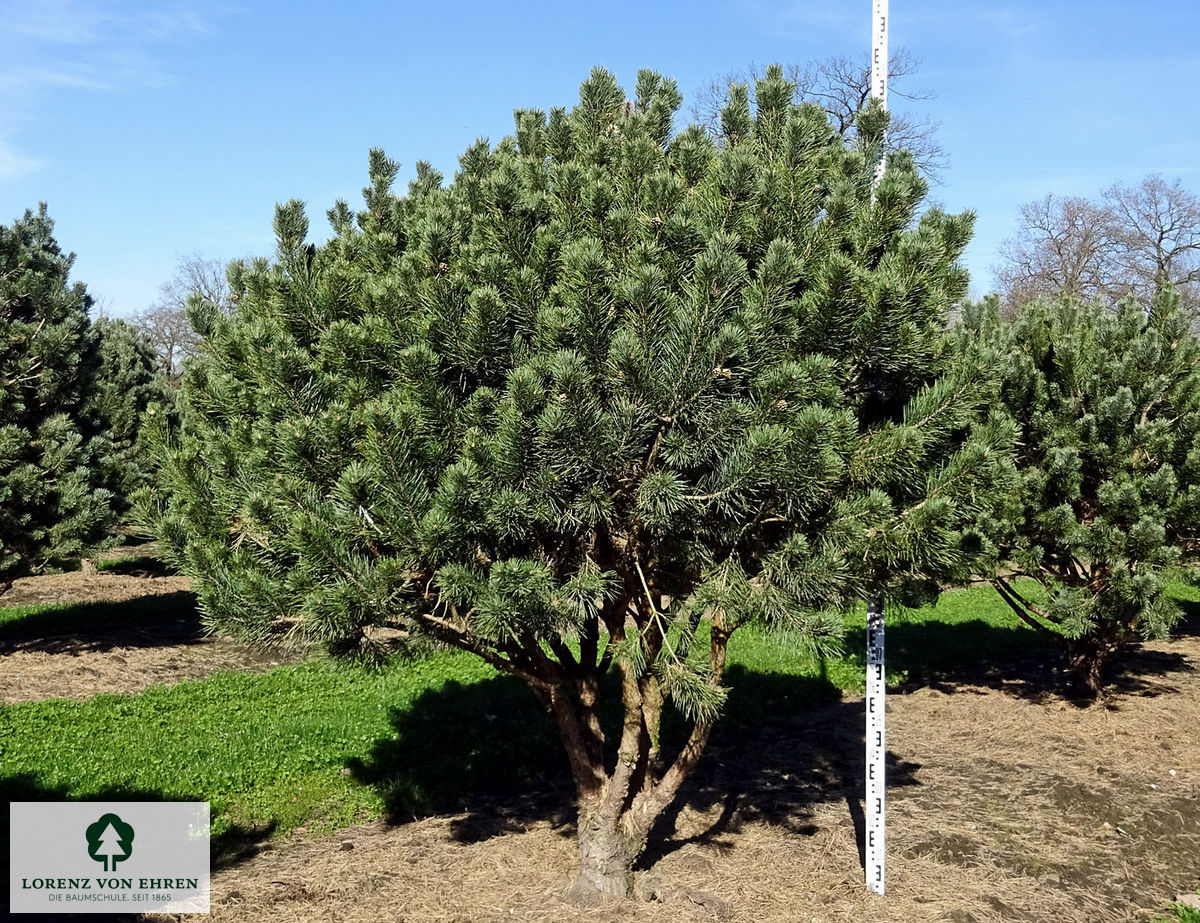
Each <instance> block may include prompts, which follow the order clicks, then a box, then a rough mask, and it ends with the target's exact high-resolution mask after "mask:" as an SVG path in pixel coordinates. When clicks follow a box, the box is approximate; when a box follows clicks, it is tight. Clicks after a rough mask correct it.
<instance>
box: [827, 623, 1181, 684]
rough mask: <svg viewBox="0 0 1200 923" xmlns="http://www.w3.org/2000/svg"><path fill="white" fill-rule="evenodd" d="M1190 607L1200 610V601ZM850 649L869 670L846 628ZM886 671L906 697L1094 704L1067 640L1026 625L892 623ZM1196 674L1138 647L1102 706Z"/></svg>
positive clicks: (1166, 655)
mask: <svg viewBox="0 0 1200 923" xmlns="http://www.w3.org/2000/svg"><path fill="white" fill-rule="evenodd" d="M1191 605H1194V606H1195V607H1196V612H1197V613H1200V604H1191ZM1188 618H1189V619H1195V616H1194V615H1193V616H1189V617H1188ZM1178 633H1179V632H1176V634H1178ZM845 645H846V650H847V651H852V652H854V655H853V659H854V660H855V662H856V663H857V664H858V665H860V666H861V667H863V668H865V666H866V657H865V646H866V630H865V629H863V628H855V629H851V630H849V631H848V632H847V633H846V640H845ZM887 669H888V673H889V674H890V675H895V674H896V673H901V674H903V675H904V679H903V680H902V681H901V682H899V683H898V684H897V689H898V691H901V692H906V691H911V690H913V689H919V688H922V687H930V688H934V689H937V690H938V691H940V692H945V693H955V692H969V691H971V689H978V688H985V689H993V690H996V691H999V692H1003V693H1005V694H1007V695H1015V696H1018V697H1021V698H1025V699H1029V700H1030V701H1033V702H1036V703H1044V702H1048V701H1055V700H1057V701H1064V702H1069V703H1071V704H1074V705H1076V706H1078V707H1081V708H1084V707H1088V706H1090V705H1092V704H1093V703H1094V702H1095V700H1094V699H1090V698H1088V697H1086V696H1080V695H1079V694H1078V693H1077V692H1076V691H1075V690H1074V689H1073V686H1072V677H1071V674H1070V671H1069V670H1068V664H1067V657H1066V649H1065V645H1064V644H1063V643H1061V642H1058V641H1055V640H1054V639H1052V638H1047V637H1045V636H1043V635H1041V634H1039V633H1038V632H1035V631H1034V630H1033V629H1031V628H1027V627H1025V626H1011V627H1009V626H995V625H991V624H988V623H987V622H985V621H983V620H982V619H972V620H969V621H962V622H955V623H952V624H945V623H940V622H929V621H927V622H915V621H908V622H906V621H903V620H894V621H889V623H888V625H887ZM1191 669H1193V667H1192V666H1191V665H1190V664H1189V662H1188V660H1187V658H1185V657H1184V656H1182V655H1180V654H1177V653H1172V652H1168V651H1153V650H1147V649H1145V648H1143V647H1141V646H1140V645H1133V646H1131V647H1130V648H1128V649H1127V650H1125V651H1123V652H1122V653H1121V654H1119V655H1118V656H1117V657H1116V658H1114V660H1113V661H1112V662H1111V663H1109V664H1108V666H1107V667H1106V669H1105V674H1104V683H1105V701H1106V702H1107V703H1108V704H1109V706H1110V707H1111V706H1113V704H1114V703H1116V702H1117V701H1118V700H1119V698H1120V697H1122V696H1131V695H1137V696H1147V695H1160V694H1162V693H1166V692H1172V691H1176V687H1174V686H1172V685H1170V684H1169V682H1167V681H1166V678H1167V677H1169V676H1170V675H1171V674H1173V673H1179V672H1186V671H1190V670H1191Z"/></svg>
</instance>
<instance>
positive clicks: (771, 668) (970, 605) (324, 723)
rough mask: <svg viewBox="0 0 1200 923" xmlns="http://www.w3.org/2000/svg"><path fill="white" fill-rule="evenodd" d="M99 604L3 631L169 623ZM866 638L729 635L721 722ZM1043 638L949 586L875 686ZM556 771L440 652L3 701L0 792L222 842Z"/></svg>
mask: <svg viewBox="0 0 1200 923" xmlns="http://www.w3.org/2000/svg"><path fill="white" fill-rule="evenodd" d="M178 595H181V596H182V594H178ZM1175 595H1177V596H1178V598H1180V600H1181V602H1182V603H1183V604H1185V605H1186V604H1187V601H1195V600H1200V593H1198V592H1197V591H1196V590H1195V589H1194V588H1190V587H1185V588H1175ZM167 599H174V597H168V598H167ZM104 605H105V604H93V605H90V606H69V607H21V608H19V609H8V610H0V641H2V640H3V639H4V638H5V637H6V635H22V636H28V632H29V631H30V630H31V629H35V628H36V629H37V630H39V631H41V630H50V629H57V630H73V629H77V628H80V627H81V626H85V625H86V624H88V623H89V622H90V621H94V620H95V619H97V618H106V619H107V618H140V619H143V620H145V621H146V622H147V623H149V621H150V620H152V619H153V618H155V617H160V618H161V617H163V615H164V612H166V613H167V614H169V615H177V611H176V610H163V609H162V607H163V606H164V605H168V606H169V605H170V603H164V602H163V601H162V600H160V601H158V602H156V601H155V600H154V599H144V600H137V601H134V602H131V603H127V604H121V605H117V604H110V607H109V608H104ZM175 605H179V601H178V600H176V601H175ZM155 606H158V607H159V608H158V609H157V610H156V609H155V608H154V607H155ZM156 613H157V614H156ZM864 635H865V619H864V616H863V615H862V614H861V613H859V614H854V615H851V616H850V617H848V620H847V636H846V644H845V652H844V653H843V654H841V655H840V656H836V657H829V658H826V659H825V660H824V661H819V660H817V659H816V658H814V657H813V656H812V655H811V654H808V653H806V652H805V651H804V650H803V649H802V648H800V647H799V646H796V645H789V644H787V643H781V642H780V640H779V639H778V638H776V637H773V636H769V635H767V634H765V633H764V632H762V631H760V630H757V629H754V628H749V627H747V628H743V629H742V630H741V631H739V632H738V633H737V634H735V635H734V638H733V640H732V642H731V645H730V657H729V661H730V671H729V676H730V681H731V685H732V687H733V693H732V695H731V699H730V703H729V709H728V715H729V717H728V720H730V721H734V722H753V721H755V720H757V719H758V718H760V717H763V716H764V715H765V714H767V713H770V712H772V711H775V712H777V711H778V710H779V709H781V708H788V709H790V708H796V707H804V706H807V705H810V704H812V703H815V702H819V701H823V700H828V699H831V698H837V697H838V696H840V695H841V692H842V691H843V690H848V691H858V690H861V688H862V686H863V666H864V663H863V654H862V650H863V646H864ZM1044 643H1045V642H1043V641H1042V640H1041V639H1040V638H1038V637H1037V636H1036V635H1035V634H1034V632H1032V631H1031V630H1030V629H1029V628H1027V627H1026V626H1024V625H1023V624H1022V623H1021V622H1020V621H1019V620H1018V619H1017V618H1016V616H1014V615H1013V614H1012V613H1011V612H1010V611H1009V610H1008V608H1007V607H1005V606H1004V604H1003V603H1002V602H1001V601H1000V599H999V597H997V596H996V594H995V592H994V591H993V590H991V589H990V588H986V587H984V588H976V589H969V590H954V591H950V592H947V593H944V594H943V595H942V597H941V599H940V600H939V602H938V603H937V605H936V606H932V607H926V608H924V609H919V610H913V611H909V612H905V613H898V614H896V615H895V616H890V617H889V622H888V648H887V650H888V665H889V679H890V680H891V681H892V682H902V681H905V680H912V679H924V678H934V677H937V678H949V679H950V680H953V679H955V678H964V679H970V678H972V677H975V678H978V676H980V675H981V674H987V673H988V671H999V672H1001V673H1002V672H1003V671H1004V669H1005V666H1006V665H1011V664H1012V663H1013V662H1014V661H1015V660H1018V659H1021V658H1029V657H1030V656H1037V653H1038V648H1037V645H1039V644H1044ZM564 769H565V758H564V757H563V756H562V754H561V751H560V748H559V747H558V745H557V743H556V741H555V737H554V733H553V731H552V729H551V728H550V726H549V723H548V722H547V720H546V719H545V716H544V714H543V713H542V711H541V709H540V708H539V707H538V706H537V703H536V702H535V701H534V699H533V697H532V696H531V695H529V693H528V692H527V691H526V690H525V689H524V687H523V686H522V685H521V684H520V683H519V682H517V681H515V680H513V679H512V678H511V677H506V676H501V675H499V674H497V673H496V672H495V671H494V670H492V669H491V668H490V667H488V666H486V665H485V664H483V663H482V662H481V661H479V660H478V659H476V658H474V657H472V656H470V655H467V654H458V653H449V652H442V653H437V654H434V655H431V656H430V657H428V658H426V659H423V660H419V661H414V662H406V663H401V664H397V665H395V666H393V667H392V668H390V669H387V670H385V671H382V672H377V673H367V672H363V671H360V670H357V669H353V668H348V667H340V666H337V665H334V664H330V663H323V662H313V663H307V664H304V665H301V666H289V667H281V668H278V669H275V670H272V671H271V672H269V673H265V674H258V675H249V674H238V673H227V674H218V675H215V676H212V677H208V678H206V679H204V680H202V681H195V682H184V683H180V684H178V685H175V686H169V687H152V688H150V689H147V690H145V691H144V692H142V693H139V694H136V695H100V696H97V697H95V698H93V699H91V700H88V701H86V702H74V701H62V700H51V701H44V702H33V703H24V704H18V705H10V706H7V707H3V708H0V802H4V801H9V800H37V799H39V798H44V799H87V798H136V799H140V798H145V799H159V798H160V799H170V800H193V799H195V800H206V801H209V802H211V803H212V811H213V829H214V834H216V835H218V836H221V835H228V836H229V837H230V838H233V837H235V835H238V834H239V833H240V832H244V831H245V830H246V829H247V828H254V829H260V830H261V829H264V828H265V829H267V830H276V831H288V830H290V829H291V828H292V827H295V826H301V825H306V826H315V827H317V828H334V827H339V826H343V825H346V824H349V823H352V822H354V821H356V820H360V819H366V818H372V817H378V816H381V815H384V814H390V815H403V814H406V813H407V814H408V815H409V816H411V814H412V813H419V812H422V811H427V810H435V809H444V808H445V807H447V806H449V805H453V804H455V803H458V802H461V801H462V799H464V798H465V797H467V796H468V795H470V794H471V793H472V792H474V791H478V790H487V789H489V788H497V789H505V788H506V787H507V788H509V789H511V788H512V787H514V786H515V787H522V788H527V789H528V790H533V791H537V790H540V789H541V788H544V787H545V785H546V784H551V783H554V780H555V779H558V780H561V778H562V775H563V770H564Z"/></svg>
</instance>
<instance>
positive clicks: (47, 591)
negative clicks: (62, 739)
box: [0, 563, 298, 705]
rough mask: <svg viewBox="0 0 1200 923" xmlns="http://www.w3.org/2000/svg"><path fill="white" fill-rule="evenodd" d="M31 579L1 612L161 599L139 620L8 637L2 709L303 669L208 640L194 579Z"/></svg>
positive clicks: (148, 575)
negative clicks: (238, 673) (224, 675)
mask: <svg viewBox="0 0 1200 923" xmlns="http://www.w3.org/2000/svg"><path fill="white" fill-rule="evenodd" d="M131 570H132V572H130V573H107V572H103V571H102V572H100V573H96V574H90V575H85V574H83V573H81V572H79V571H74V572H71V573H65V574H47V575H43V576H38V577H23V578H21V579H19V580H17V581H15V582H14V584H13V586H12V587H11V588H10V589H9V590H8V592H6V593H4V594H2V595H0V607H10V606H26V605H31V604H38V603H63V604H68V605H79V606H84V605H87V604H92V603H120V602H126V601H129V600H134V599H148V600H149V599H153V600H154V601H155V602H160V604H159V605H152V604H147V605H145V606H143V607H141V608H142V610H143V612H142V613H141V614H140V616H139V617H137V618H135V619H133V620H129V619H121V620H118V619H108V618H106V615H107V613H105V612H104V611H102V610H100V611H93V609H91V608H89V609H81V610H80V611H79V613H78V614H72V617H71V618H70V619H66V620H63V624H54V623H53V622H47V623H46V628H45V629H44V630H41V629H32V630H28V631H27V630H24V629H23V628H19V629H18V630H16V631H12V632H9V633H6V634H3V635H0V703H3V704H6V705H7V704H11V703H14V702H31V701H38V700H41V699H48V698H65V699H87V698H91V697H92V696H94V695H98V694H100V693H106V692H138V691H140V690H142V689H145V688H146V687H147V686H153V685H158V684H169V683H178V682H181V681H183V680H185V679H199V678H201V677H204V676H208V675H210V674H212V673H217V672H221V671H224V670H244V671H256V672H257V671H262V670H269V669H271V668H272V667H275V666H279V665H280V664H281V663H286V662H293V661H294V660H296V659H298V658H296V657H289V656H287V655H284V654H281V653H279V652H270V653H265V652H263V651H259V650H256V649H254V648H251V647H248V646H246V645H244V644H239V643H237V642H235V641H233V640H231V639H229V638H222V637H213V636H208V635H206V634H205V632H204V630H203V627H202V626H201V624H200V620H199V617H198V616H197V614H196V610H195V597H193V596H192V594H191V593H190V591H189V588H188V581H187V578H186V577H177V576H168V575H161V574H159V573H157V572H156V571H157V569H156V568H154V567H153V565H152V563H151V565H150V567H149V570H147V569H145V568H138V567H134V568H131Z"/></svg>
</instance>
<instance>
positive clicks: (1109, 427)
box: [959, 287, 1200, 693]
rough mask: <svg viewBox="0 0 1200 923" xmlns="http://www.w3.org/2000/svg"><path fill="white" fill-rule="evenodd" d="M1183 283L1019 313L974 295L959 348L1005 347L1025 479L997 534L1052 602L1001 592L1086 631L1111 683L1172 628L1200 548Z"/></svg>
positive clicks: (1193, 354)
mask: <svg viewBox="0 0 1200 923" xmlns="http://www.w3.org/2000/svg"><path fill="white" fill-rule="evenodd" d="M1189 323H1190V322H1189V318H1188V316H1187V315H1186V314H1185V313H1184V312H1183V311H1182V310H1181V309H1180V306H1179V298H1178V296H1177V294H1176V293H1175V292H1174V291H1173V290H1171V289H1170V288H1169V287H1168V288H1166V289H1164V290H1162V291H1160V292H1159V293H1158V295H1157V296H1156V297H1155V298H1154V300H1153V302H1152V303H1151V304H1150V306H1149V310H1146V309H1145V308H1144V307H1142V306H1141V305H1139V304H1138V303H1137V302H1136V301H1134V300H1133V299H1128V300H1127V301H1125V302H1123V303H1122V304H1121V305H1120V307H1119V309H1118V310H1117V311H1116V312H1115V313H1114V312H1113V311H1111V310H1109V309H1108V308H1107V307H1106V306H1105V305H1104V304H1103V303H1102V302H1101V301H1099V300H1096V301H1093V302H1089V303H1081V302H1079V301H1075V300H1072V299H1069V298H1064V299H1061V300H1058V301H1050V300H1037V301H1034V302H1032V303H1030V304H1028V305H1026V306H1025V307H1023V308H1022V309H1021V311H1020V313H1019V314H1018V315H1017V317H1016V318H1015V320H1014V321H1013V322H1012V323H1011V324H1004V323H1002V322H1001V320H1000V316H999V302H998V301H996V300H989V301H988V302H986V303H983V304H977V305H972V306H968V308H967V309H966V310H965V312H964V317H963V323H962V326H961V327H960V330H959V338H960V339H959V343H960V346H964V345H965V344H967V343H970V344H971V345H970V347H969V350H970V351H971V352H977V351H978V350H979V348H980V347H981V345H982V347H983V348H985V349H990V350H992V351H993V352H994V353H995V354H997V355H998V356H1000V357H1001V362H1002V364H1001V375H1002V380H1003V385H1002V390H1001V400H1002V402H1003V404H1004V406H1005V407H1006V409H1007V411H1008V412H1009V413H1010V414H1011V415H1012V416H1013V418H1014V419H1015V420H1016V421H1017V422H1018V424H1019V425H1020V428H1021V438H1020V441H1019V447H1018V451H1017V455H1016V463H1017V468H1018V471H1019V475H1020V489H1019V491H1017V492H1016V493H1014V494H1013V497H1012V502H1011V503H1009V504H1007V505H1006V509H1005V510H1004V512H1003V514H1002V515H1001V516H1000V517H999V518H998V519H997V520H993V522H992V527H991V528H990V529H989V531H991V532H992V534H993V535H994V536H995V537H996V539H997V541H998V542H999V544H1000V545H1001V554H1002V556H1003V557H1004V558H1006V559H1008V560H1010V561H1011V562H1012V563H1013V565H1014V568H1015V572H1016V573H1017V574H1023V575H1026V576H1029V577H1033V578H1034V579H1036V580H1038V581H1040V582H1041V583H1042V584H1043V585H1044V586H1045V588H1046V590H1047V597H1048V601H1047V602H1046V603H1045V604H1044V605H1043V606H1039V605H1037V604H1035V603H1034V602H1032V601H1030V600H1029V599H1027V598H1026V596H1025V595H1023V594H1022V593H1021V592H1020V591H1019V590H1018V589H1017V588H1015V587H1014V586H1013V585H1012V583H1011V581H1010V580H1008V579H998V580H997V581H996V585H997V589H998V590H999V591H1000V593H1001V595H1002V596H1003V597H1004V598H1005V599H1006V601H1008V602H1009V604H1010V605H1012V606H1013V608H1014V609H1015V610H1016V611H1017V612H1018V614H1020V615H1021V616H1022V617H1023V618H1025V619H1026V621H1028V622H1029V623H1030V624H1033V625H1035V626H1038V627H1040V628H1042V629H1049V630H1051V631H1054V632H1055V633H1058V634H1061V635H1063V636H1065V637H1066V638H1067V639H1069V640H1070V642H1071V644H1070V649H1071V652H1072V666H1073V668H1074V670H1075V673H1076V675H1077V679H1078V680H1079V681H1080V683H1081V685H1082V686H1083V687H1084V688H1085V689H1087V690H1088V691H1091V692H1093V693H1094V692H1096V691H1098V689H1099V684H1100V670H1101V668H1102V667H1103V666H1104V664H1105V662H1106V661H1107V660H1108V659H1109V658H1110V657H1111V655H1112V654H1113V653H1115V652H1116V651H1117V650H1119V649H1120V648H1121V647H1122V646H1124V645H1125V644H1127V643H1129V642H1131V641H1136V640H1140V639H1150V638H1161V637H1165V635H1166V634H1167V632H1168V631H1169V630H1170V628H1171V626H1172V625H1173V624H1174V623H1175V622H1176V621H1177V620H1178V618H1179V611H1178V609H1177V607H1176V606H1175V605H1174V603H1172V602H1171V601H1170V600H1169V599H1167V598H1165V597H1164V596H1163V592H1162V589H1163V588H1162V579H1163V572H1164V569H1167V568H1171V567H1173V566H1174V565H1178V564H1180V563H1181V562H1184V563H1191V562H1194V561H1195V560H1196V556H1197V551H1198V550H1200V545H1198V544H1197V539H1198V538H1200V532H1198V529H1200V440H1198V436H1200V368H1198V366H1197V363H1198V362H1200V344H1198V343H1197V340H1196V338H1195V336H1194V335H1193V334H1192V333H1191V332H1190V328H1189Z"/></svg>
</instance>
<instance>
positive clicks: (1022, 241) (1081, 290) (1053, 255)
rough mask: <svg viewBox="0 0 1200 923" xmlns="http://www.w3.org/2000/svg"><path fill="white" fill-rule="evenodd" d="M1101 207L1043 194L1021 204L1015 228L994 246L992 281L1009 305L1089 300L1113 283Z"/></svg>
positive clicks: (1106, 223) (1111, 258)
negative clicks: (1042, 299) (996, 259)
mask: <svg viewBox="0 0 1200 923" xmlns="http://www.w3.org/2000/svg"><path fill="white" fill-rule="evenodd" d="M1108 224H1109V222H1108V218H1107V216H1106V215H1105V213H1104V209H1103V208H1101V207H1100V206H1098V205H1096V204H1095V203H1093V202H1089V201H1088V200H1087V199H1083V198H1080V197H1078V196H1054V195H1047V196H1045V197H1043V198H1041V199H1038V200H1037V201H1034V202H1026V203H1025V204H1024V205H1022V206H1021V225H1020V230H1019V231H1018V232H1017V233H1016V234H1015V235H1013V236H1012V237H1010V238H1009V239H1008V240H1006V241H1005V242H1004V243H1003V244H1001V246H1000V257H1001V259H1002V260H1003V263H1002V265H1001V266H1000V267H999V268H998V269H997V270H996V279H997V282H998V284H999V286H1000V290H1001V292H1003V294H1004V300H1005V303H1006V304H1008V305H1010V306H1015V305H1018V304H1024V303H1025V302H1027V301H1032V300H1033V299H1034V298H1036V297H1038V296H1039V295H1048V296H1057V295H1070V296H1073V297H1076V298H1082V299H1085V300H1086V299H1089V298H1092V297H1094V296H1095V295H1098V294H1105V295H1107V294H1109V293H1110V292H1111V289H1112V287H1113V285H1114V279H1113V277H1112V269H1113V253H1112V249H1113V242H1112V240H1111V238H1110V236H1109V231H1108Z"/></svg>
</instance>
